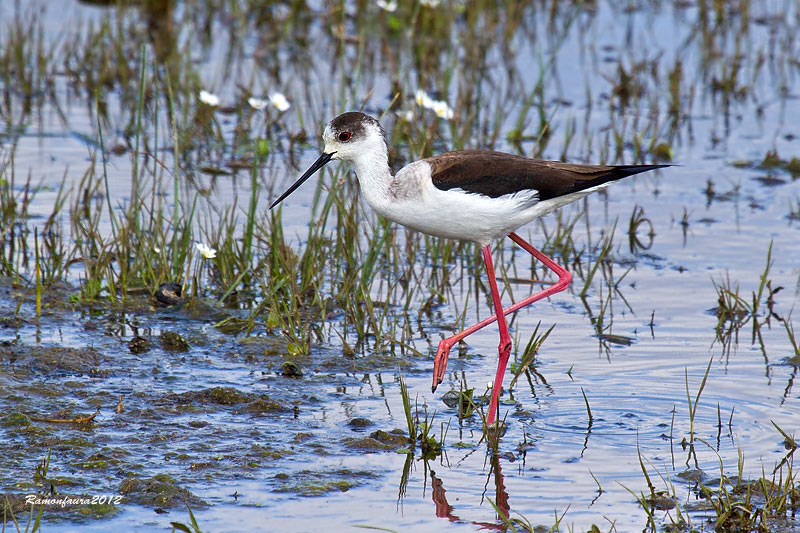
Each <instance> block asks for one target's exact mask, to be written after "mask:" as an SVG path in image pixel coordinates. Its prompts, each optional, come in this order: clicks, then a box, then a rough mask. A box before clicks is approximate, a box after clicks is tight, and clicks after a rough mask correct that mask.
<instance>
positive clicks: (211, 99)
mask: <svg viewBox="0 0 800 533" xmlns="http://www.w3.org/2000/svg"><path fill="white" fill-rule="evenodd" d="M199 96H200V101H201V102H203V103H204V104H206V105H210V106H212V107H216V106H218V105H219V96H217V95H216V94H214V93H210V92H208V91H200V95H199Z"/></svg>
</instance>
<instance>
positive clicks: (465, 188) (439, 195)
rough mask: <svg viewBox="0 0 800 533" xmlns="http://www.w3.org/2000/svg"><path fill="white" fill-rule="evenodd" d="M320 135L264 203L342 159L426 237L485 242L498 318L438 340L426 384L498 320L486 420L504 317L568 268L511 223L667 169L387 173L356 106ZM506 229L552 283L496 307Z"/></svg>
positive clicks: (464, 164)
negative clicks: (310, 156) (309, 154)
mask: <svg viewBox="0 0 800 533" xmlns="http://www.w3.org/2000/svg"><path fill="white" fill-rule="evenodd" d="M322 139H323V141H324V143H325V147H324V149H323V153H322V155H320V156H319V158H318V159H317V160H316V161H315V162H314V164H313V165H311V167H310V168H309V169H308V170H307V171H306V172H305V173H304V174H303V175H302V176H300V179H298V180H297V181H296V182H295V183H294V184H293V185H292V186H291V187H289V189H288V190H287V191H286V192H284V193H283V194H282V195H281V196H280V197H279V198H278V199H277V200H275V201H274V202H273V203H272V205H270V209H272V208H273V207H275V206H276V205H278V204H279V203H280V202H281V201H282V200H283V199H284V198H286V197H287V196H289V195H290V194H291V193H292V192H294V190H295V189H297V188H298V187H299V186H300V185H301V184H302V183H303V182H304V181H306V180H307V179H308V178H309V177H311V175H312V174H314V173H315V172H316V171H317V170H319V169H320V168H322V167H323V166H325V164H327V163H328V162H329V161H331V160H332V159H338V160H341V161H349V162H350V163H352V164H353V166H354V167H355V171H356V176H357V177H358V181H359V183H360V185H361V193H362V194H363V195H364V198H365V199H366V200H367V203H368V204H369V205H370V206H371V207H372V208H373V209H374V210H375V211H377V212H378V214H380V215H383V216H384V217H386V218H388V219H389V220H393V221H395V222H397V223H399V224H402V225H403V226H406V227H408V228H411V229H414V230H417V231H421V232H423V233H427V234H429V235H435V236H438V237H447V238H450V239H464V240H468V241H473V242H476V243H478V244H479V245H480V246H481V247H482V248H483V260H484V261H485V263H486V273H487V275H488V276H489V287H490V289H491V292H492V302H493V305H494V311H495V315H494V316H492V317H490V318H487V319H485V320H483V321H482V322H479V323H478V324H475V325H474V326H471V327H469V328H467V329H465V330H464V331H461V332H459V333H457V334H455V335H453V336H451V337H448V338H446V339H443V340H442V341H441V342H440V343H439V348H438V350H437V351H436V359H435V360H434V364H433V387H432V390H433V391H435V390H436V387H437V385H439V383H441V382H442V380H443V379H444V374H445V368H446V367H447V358H448V355H449V353H450V349H451V348H452V347H453V345H455V343H457V342H458V341H460V340H461V339H463V338H464V337H466V336H467V335H469V334H471V333H473V332H475V331H477V330H479V329H481V328H483V327H485V326H487V325H489V324H491V323H492V322H494V321H495V320H497V322H498V325H499V328H500V346H499V361H498V364H497V373H496V375H495V379H494V386H493V389H492V399H491V402H490V403H489V414H488V417H487V422H488V424H490V425H491V424H493V423H494V418H495V413H496V412H497V402H498V399H499V396H500V390H501V388H502V385H503V376H504V374H505V370H506V365H507V364H508V358H509V355H510V353H511V336H510V335H509V333H508V326H507V325H506V319H505V315H507V314H509V313H513V312H514V311H516V310H518V309H520V308H522V307H525V306H526V305H530V304H532V303H533V302H536V301H537V300H541V299H542V298H546V297H547V296H550V295H551V294H555V293H557V292H560V291H563V290H564V289H566V288H567V286H568V285H569V283H570V281H571V280H572V276H571V275H570V273H569V272H567V271H566V270H565V269H564V268H562V267H561V266H559V265H558V264H556V263H555V261H553V260H552V259H550V258H549V257H547V256H546V255H544V254H543V253H542V252H540V251H539V250H537V249H536V248H534V247H533V246H531V245H530V244H529V243H528V242H527V241H525V240H523V239H522V238H521V237H520V236H519V235H517V234H516V233H514V230H516V229H517V228H519V227H520V226H523V225H524V224H527V223H528V222H530V221H531V220H533V219H535V218H538V217H541V216H543V215H546V214H547V213H549V212H551V211H553V210H554V209H557V208H559V207H561V206H563V205H566V204H568V203H570V202H574V201H575V200H578V199H580V198H583V197H584V196H586V195H587V194H590V193H592V192H595V191H597V190H599V189H602V188H604V187H606V186H607V185H609V184H610V183H611V182H612V181H615V180H618V179H621V178H624V177H627V176H632V175H634V174H638V173H640V172H646V171H648V170H653V169H656V168H661V167H665V166H669V165H613V166H612V165H575V164H571V163H561V162H559V161H543V160H539V159H529V158H527V157H521V156H518V155H512V154H505V153H502V152H493V151H489V150H460V151H457V152H446V153H444V154H441V155H437V156H433V157H429V158H426V159H422V160H419V161H414V162H413V163H410V164H409V165H407V166H406V167H404V168H402V169H401V170H400V171H399V172H397V174H396V175H394V176H392V172H391V170H390V168H389V158H388V153H387V147H386V140H385V138H384V133H383V128H381V125H380V123H379V122H378V121H377V120H375V119H374V118H372V117H371V116H369V115H365V114H364V113H359V112H354V111H351V112H349V113H344V114H342V115H339V116H338V117H336V118H334V119H333V120H331V121H330V122H329V123H328V125H327V127H326V128H325V132H324V133H323V134H322ZM506 236H508V237H509V238H510V239H511V240H512V241H514V242H515V243H517V244H519V245H520V246H521V247H522V248H523V249H524V250H525V251H527V252H528V253H530V254H531V255H533V256H534V257H535V258H536V259H538V260H539V261H541V262H542V263H544V264H545V265H546V266H547V267H548V268H549V269H550V270H552V271H553V272H555V274H556V275H558V281H557V282H556V283H554V284H553V285H551V286H549V287H547V288H546V289H544V290H542V291H541V292H538V293H536V294H534V295H532V296H529V297H527V298H525V299H524V300H521V301H519V302H517V303H515V304H513V305H511V306H510V307H507V308H506V309H503V305H502V302H501V301H500V292H499V291H498V289H497V279H496V278H495V274H494V265H493V264H492V251H491V247H490V245H491V241H492V240H493V239H501V238H503V237H506Z"/></svg>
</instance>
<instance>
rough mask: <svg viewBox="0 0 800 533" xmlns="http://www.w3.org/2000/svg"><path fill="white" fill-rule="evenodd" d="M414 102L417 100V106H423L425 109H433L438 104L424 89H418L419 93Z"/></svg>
mask: <svg viewBox="0 0 800 533" xmlns="http://www.w3.org/2000/svg"><path fill="white" fill-rule="evenodd" d="M414 100H416V102H417V105H421V106H422V107H424V108H425V109H433V106H434V104H435V103H436V100H434V99H433V98H431V97H430V96H429V95H428V93H426V92H425V91H423V90H422V89H417V92H416V94H415V95H414Z"/></svg>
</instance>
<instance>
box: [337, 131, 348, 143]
mask: <svg viewBox="0 0 800 533" xmlns="http://www.w3.org/2000/svg"><path fill="white" fill-rule="evenodd" d="M339 140H340V141H341V142H343V143H346V142H347V141H349V140H350V132H349V131H343V132H342V133H340V134H339Z"/></svg>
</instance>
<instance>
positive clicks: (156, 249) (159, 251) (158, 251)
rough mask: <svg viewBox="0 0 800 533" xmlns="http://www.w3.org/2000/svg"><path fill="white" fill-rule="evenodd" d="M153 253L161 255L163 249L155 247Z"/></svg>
mask: <svg viewBox="0 0 800 533" xmlns="http://www.w3.org/2000/svg"><path fill="white" fill-rule="evenodd" d="M153 251H154V252H155V253H157V254H160V253H161V248H159V247H158V246H153Z"/></svg>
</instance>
